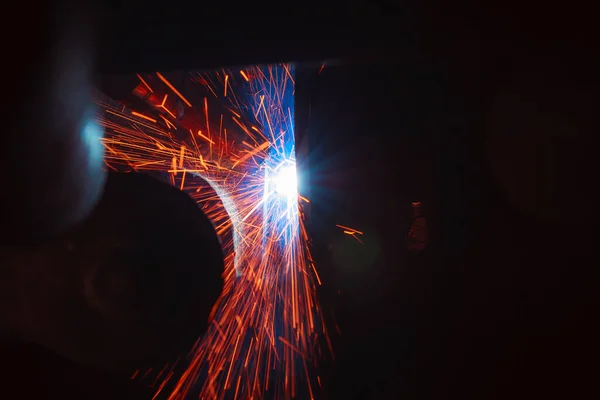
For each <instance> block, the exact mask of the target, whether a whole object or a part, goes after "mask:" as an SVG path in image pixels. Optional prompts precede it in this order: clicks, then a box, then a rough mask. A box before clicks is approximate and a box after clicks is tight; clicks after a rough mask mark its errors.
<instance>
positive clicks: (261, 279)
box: [97, 64, 331, 399]
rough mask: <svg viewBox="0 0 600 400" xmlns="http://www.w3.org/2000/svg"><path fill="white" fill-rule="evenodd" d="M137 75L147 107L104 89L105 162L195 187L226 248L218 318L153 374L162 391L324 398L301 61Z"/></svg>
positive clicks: (192, 191) (323, 333)
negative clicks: (301, 146)
mask: <svg viewBox="0 0 600 400" xmlns="http://www.w3.org/2000/svg"><path fill="white" fill-rule="evenodd" d="M138 78H139V85H138V87H137V88H136V89H135V90H134V92H133V94H134V95H136V96H137V97H138V98H139V99H142V100H143V101H144V102H145V104H146V105H147V107H138V108H137V109H134V108H135V107H134V106H131V107H126V106H124V105H123V104H122V102H117V101H114V100H112V99H109V98H107V97H106V96H104V95H102V94H100V93H99V94H98V96H97V104H98V106H99V110H100V111H99V115H98V121H99V123H100V124H101V125H102V126H103V127H104V129H105V138H104V145H105V147H106V156H105V159H106V165H107V166H108V167H109V168H113V169H118V170H135V171H141V172H146V173H150V174H155V175H157V176H161V177H163V178H165V179H169V180H170V182H171V183H172V184H173V185H175V186H177V187H179V188H180V189H181V190H182V191H185V192H187V193H188V194H189V195H190V196H191V197H192V198H193V199H194V200H196V201H197V202H198V204H199V205H200V206H201V207H202V209H203V211H204V212H205V213H206V214H207V215H208V217H209V218H210V219H211V221H212V222H213V224H214V226H215V228H216V230H217V233H218V234H219V236H220V237H221V240H222V244H223V250H224V254H225V271H224V280H225V287H224V292H223V295H222V297H221V299H220V301H219V303H218V305H217V307H216V312H215V317H214V319H213V322H212V324H211V326H210V328H209V330H208V332H207V333H206V335H205V336H204V337H203V338H202V339H201V340H199V342H198V343H197V345H196V346H195V348H194V349H192V350H191V352H190V354H189V355H188V356H186V355H183V357H182V358H181V359H180V360H179V361H178V362H174V363H172V364H171V365H166V366H165V368H163V370H161V371H160V372H159V373H158V375H157V376H156V377H155V378H154V380H155V385H156V386H155V388H156V396H157V397H158V396H160V397H165V398H169V399H183V398H188V397H192V396H193V397H199V398H204V399H262V398H277V399H287V398H293V397H297V396H300V397H302V398H315V396H316V395H317V393H318V391H319V389H318V387H319V385H320V379H319V377H318V376H317V375H316V373H314V372H313V371H314V370H315V369H314V367H315V363H316V360H317V359H318V357H319V356H321V355H324V354H327V353H330V352H331V347H330V344H329V338H328V333H327V329H326V327H325V324H324V322H323V319H322V316H321V310H320V308H319V304H318V302H317V298H316V287H317V285H319V284H320V279H319V276H318V274H317V271H316V269H315V266H314V263H313V260H312V258H311V255H310V251H309V248H308V245H307V242H308V237H307V234H306V230H305V228H304V224H303V213H302V204H303V203H305V202H308V200H307V199H304V198H303V197H301V196H299V194H298V191H297V187H296V165H295V148H294V131H293V115H294V110H293V91H294V86H295V82H294V79H293V65H287V64H280V65H272V66H267V67H250V68H245V69H242V70H237V71H232V70H221V71H217V72H214V73H190V74H189V75H188V76H187V78H186V80H185V85H182V86H185V90H184V88H183V87H180V88H177V87H176V86H175V85H174V84H173V83H172V82H171V81H170V80H169V76H168V74H161V73H156V74H148V75H141V74H138ZM206 183H208V185H209V186H210V188H212V189H213V190H209V188H208V187H207V185H206ZM215 193H216V195H215ZM195 317H196V316H194V315H190V318H195ZM324 343H325V344H326V345H323V344H324ZM149 374H150V372H149V371H136V373H135V374H134V377H135V378H136V379H141V378H143V377H144V376H146V377H147V376H148V375H149Z"/></svg>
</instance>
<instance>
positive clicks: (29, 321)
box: [0, 173, 223, 371]
mask: <svg viewBox="0 0 600 400" xmlns="http://www.w3.org/2000/svg"><path fill="white" fill-rule="evenodd" d="M9 265H11V268H10V269H9V271H10V276H5V277H4V278H7V279H5V280H4V283H3V284H2V285H1V286H2V287H1V289H2V291H3V296H4V299H3V301H2V302H1V303H0V304H1V305H0V307H2V309H1V313H2V315H1V317H2V319H3V320H4V321H6V322H7V325H9V326H10V327H11V328H13V330H14V331H16V332H17V333H19V334H20V335H21V336H24V337H26V338H28V339H30V340H31V341H34V342H37V343H40V344H43V345H44V346H46V347H48V348H49V349H51V350H54V351H55V352H57V353H58V354H60V355H62V356H64V357H66V358H68V359H70V360H72V361H75V362H77V363H81V364H87V365H92V366H97V367H103V368H109V369H111V370H117V371H121V370H122V371H132V370H135V369H137V368H141V367H144V366H156V365H160V366H162V365H163V364H164V363H165V362H169V361H174V360H175V358H177V357H178V356H180V355H185V354H186V353H187V352H188V351H189V350H190V349H191V347H192V346H193V344H194V342H195V341H196V340H197V339H198V338H199V337H200V336H201V335H202V334H203V333H204V331H205V330H206V327H207V323H208V317H209V314H210V311H211V309H212V307H213V305H214V304H215V302H216V300H217V298H218V296H219V295H220V293H221V290H222V284H223V281H222V277H221V275H222V273H223V254H222V251H221V245H220V242H219V240H218V237H217V235H216V233H215V230H214V228H213V226H212V225H211V223H210V221H209V220H208V218H207V217H206V216H205V215H204V214H203V213H202V211H201V210H200V208H199V207H198V205H197V204H196V203H195V202H194V201H193V200H191V199H190V198H189V197H188V196H187V195H186V194H185V193H183V192H180V191H179V190H177V189H175V188H173V187H172V186H170V185H168V184H166V183H162V182H160V181H158V180H155V179H153V178H151V177H148V176H144V175H139V174H134V173H129V174H117V173H111V174H109V178H108V181H107V185H106V189H105V192H104V194H103V196H102V199H101V201H100V203H99V204H98V206H97V207H96V209H95V210H94V211H93V212H92V214H91V215H90V217H89V218H88V219H87V220H86V221H85V223H84V224H82V225H80V226H78V227H77V228H76V229H73V230H71V231H70V232H68V234H67V235H65V236H64V237H62V238H61V239H60V240H57V241H55V242H53V243H50V244H48V246H46V247H44V248H40V249H38V250H37V251H36V252H35V253H34V254H30V255H29V256H28V257H27V258H26V259H24V258H23V256H22V255H21V257H20V258H16V256H15V257H13V258H12V259H11V260H10V261H9ZM7 297H9V298H7Z"/></svg>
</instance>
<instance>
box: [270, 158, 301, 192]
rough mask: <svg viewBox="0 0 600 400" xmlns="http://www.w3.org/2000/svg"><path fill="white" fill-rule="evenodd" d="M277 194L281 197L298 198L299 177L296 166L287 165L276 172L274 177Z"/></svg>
mask: <svg viewBox="0 0 600 400" xmlns="http://www.w3.org/2000/svg"><path fill="white" fill-rule="evenodd" d="M273 183H274V185H275V192H276V193H277V194H279V195H281V196H286V197H292V198H293V197H296V196H297V193H298V177H297V176H296V166H295V165H293V164H292V165H285V166H282V167H280V168H279V169H278V170H277V171H275V176H274V177H273Z"/></svg>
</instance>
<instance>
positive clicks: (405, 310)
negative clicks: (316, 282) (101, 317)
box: [32, 2, 598, 399]
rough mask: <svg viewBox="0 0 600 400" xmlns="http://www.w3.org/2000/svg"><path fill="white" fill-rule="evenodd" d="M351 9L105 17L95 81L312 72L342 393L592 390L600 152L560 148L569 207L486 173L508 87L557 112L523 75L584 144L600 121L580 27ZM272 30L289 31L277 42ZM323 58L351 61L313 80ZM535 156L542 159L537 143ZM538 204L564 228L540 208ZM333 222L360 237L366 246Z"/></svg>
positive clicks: (320, 229)
mask: <svg viewBox="0 0 600 400" xmlns="http://www.w3.org/2000/svg"><path fill="white" fill-rule="evenodd" d="M122 7H125V6H122ZM346 7H347V8H342V9H339V8H338V9H337V12H336V13H335V14H331V16H330V15H325V14H326V11H328V10H323V8H320V9H319V8H312V7H311V6H309V5H304V6H302V7H299V6H298V5H296V8H295V10H296V14H302V13H305V15H311V17H310V18H308V17H290V16H286V17H283V16H282V17H275V16H270V15H269V17H266V16H265V15H267V14H266V13H267V11H265V13H264V14H263V16H257V17H244V18H241V17H239V18H238V17H230V18H228V23H227V26H228V29H227V30H224V29H222V24H221V23H220V22H219V23H216V22H214V21H211V20H210V19H209V18H205V17H202V18H201V17H198V20H194V21H189V19H187V18H186V17H185V14H186V10H188V11H189V9H188V8H187V7H186V6H185V5H183V4H182V5H181V7H176V5H175V4H171V7H169V12H173V13H174V14H173V15H169V16H168V18H167V16H166V15H163V14H161V13H162V12H163V11H164V8H162V7H152V6H150V5H146V6H145V7H144V8H143V9H144V13H141V12H140V9H139V8H136V6H134V5H128V6H126V9H125V8H121V9H118V8H114V9H113V8H109V9H107V11H106V12H105V14H106V18H107V23H106V24H105V26H106V32H104V33H103V35H102V36H101V41H100V53H99V57H98V61H99V73H105V74H107V73H114V72H133V71H154V70H169V69H197V68H213V67H219V66H227V65H242V64H251V63H262V62H276V61H300V62H303V63H305V64H302V65H303V67H302V68H301V69H300V70H299V71H298V77H297V79H298V82H297V98H296V99H297V104H296V115H297V126H298V127H303V128H302V129H300V128H299V129H298V137H297V141H298V142H299V143H304V141H307V143H308V149H309V152H308V153H309V155H308V160H300V162H301V164H302V165H303V166H305V165H307V166H308V169H309V175H310V176H309V177H308V182H309V184H310V185H309V186H310V191H311V193H310V197H311V200H312V205H311V210H310V221H309V223H310V230H311V235H312V237H313V242H314V251H315V257H316V260H317V262H318V264H319V267H320V271H321V273H322V275H323V280H324V285H323V287H322V289H321V292H320V295H321V300H322V303H323V307H324V310H325V312H326V313H328V318H329V319H330V322H331V326H332V327H333V326H335V325H336V324H337V325H338V326H339V330H340V332H341V334H340V333H336V329H335V328H333V329H332V336H333V343H334V350H335V355H336V361H335V362H334V363H330V364H327V365H324V366H323V372H322V374H323V376H324V378H325V379H324V380H323V381H324V385H325V390H324V393H325V396H327V397H328V398H356V399H369V398H374V399H377V398H380V399H387V398H390V399H391V398H420V399H421V398H436V399H439V398H478V399H479V398H513V399H514V398H579V397H583V393H586V397H588V396H590V395H591V392H590V391H591V390H592V389H593V378H594V377H595V372H594V371H596V370H597V367H595V364H596V363H597V362H596V360H597V358H596V356H595V354H596V350H597V345H596V343H595V337H596V335H595V333H594V329H593V325H594V323H593V322H594V315H595V306H594V303H595V302H594V298H593V297H595V289H596V286H597V285H596V282H597V280H596V274H595V273H594V269H593V267H594V265H597V264H596V263H594V260H595V258H596V257H595V256H596V254H595V252H594V250H593V249H594V244H595V243H594V239H595V232H596V229H595V225H594V224H595V223H596V222H597V221H598V219H597V215H598V214H597V211H596V209H595V207H594V206H593V205H594V204H595V199H596V197H593V195H592V192H593V191H594V189H593V188H594V186H595V185H594V183H595V181H596V178H595V177H596V174H595V172H596V171H597V167H596V166H595V165H594V163H593V159H594V154H595V153H594V149H595V146H593V143H594V141H593V140H590V139H587V136H576V137H575V138H574V139H569V140H567V141H566V143H567V144H566V145H564V143H565V142H562V143H563V145H564V146H565V147H570V149H571V150H569V152H568V153H567V155H565V156H564V157H563V158H564V159H561V160H560V161H561V163H562V164H560V166H557V167H556V170H557V171H559V172H557V175H556V176H559V175H560V171H562V170H566V171H567V178H566V181H567V182H569V184H568V185H566V186H565V185H563V186H560V185H556V186H553V190H552V195H553V196H554V197H552V196H547V195H538V188H540V187H541V184H540V181H539V179H540V177H539V175H536V174H533V175H532V176H533V178H531V179H529V180H525V184H523V185H521V186H519V187H518V190H517V192H516V193H517V195H516V198H517V199H523V202H517V203H515V202H514V201H513V202H511V201H509V200H510V198H511V195H510V194H507V191H508V190H509V189H507V188H506V187H505V186H503V185H502V184H500V182H499V180H498V179H497V176H496V175H494V172H493V171H492V170H491V167H490V165H491V164H492V160H491V158H493V157H500V158H502V157H507V158H511V157H513V158H516V157H514V152H516V151H517V150H518V149H519V146H521V145H523V144H522V143H521V144H520V143H518V142H517V143H516V144H515V143H513V144H508V145H506V147H505V148H504V150H503V151H502V152H501V154H499V155H498V154H496V155H492V156H490V154H489V153H486V151H485V145H486V141H485V138H486V134H487V130H488V129H489V127H490V125H489V114H490V109H491V106H492V104H493V102H494V99H496V98H497V96H498V93H499V92H500V91H501V90H503V89H504V88H507V87H508V89H507V90H508V91H509V92H510V91H511V90H512V92H511V93H512V94H513V95H514V96H515V97H516V98H520V99H523V98H525V99H526V100H527V101H526V102H527V103H529V104H541V103H544V101H545V99H547V98H548V93H549V91H548V89H547V88H548V85H547V84H539V85H537V86H535V85H534V86H533V89H531V88H529V89H528V92H527V93H525V94H524V92H523V91H519V88H520V87H524V86H526V85H525V84H524V83H523V82H521V83H523V84H522V85H521V84H520V83H519V82H520V81H518V80H517V81H516V82H517V83H514V80H513V79H512V77H513V76H517V75H518V72H519V71H521V70H527V71H534V72H535V73H533V74H532V75H533V76H540V75H542V76H544V77H545V78H546V80H543V82H546V83H547V82H553V83H555V84H556V85H555V86H556V87H558V89H555V90H553V92H552V93H553V94H556V91H559V92H560V91H562V92H560V93H564V99H563V100H564V102H563V103H565V104H571V105H572V107H570V108H569V107H567V106H564V104H563V103H560V104H558V103H557V104H558V105H557V104H550V105H548V107H547V109H548V110H550V111H548V112H549V113H552V114H561V113H562V114H563V115H564V116H565V120H567V121H583V122H581V123H579V124H577V123H575V124H574V125H573V126H575V128H574V130H580V131H581V130H582V131H585V130H587V128H588V127H589V126H590V125H591V124H592V123H593V121H594V118H593V115H594V110H596V109H597V108H596V107H594V106H593V105H594V104H597V100H596V99H595V93H597V91H596V90H595V88H597V78H595V77H594V76H595V74H594V71H597V69H596V68H595V67H596V64H594V63H593V61H591V60H592V59H593V46H592V45H591V42H592V39H591V38H592V37H593V32H592V31H591V30H590V29H589V28H588V25H587V24H586V18H585V16H584V14H581V13H575V12H574V11H573V9H572V8H569V9H568V10H565V9H560V10H549V9H548V6H547V5H544V6H543V7H541V8H540V7H538V5H536V6H533V5H532V6H531V7H529V8H523V7H522V6H521V5H519V6H518V7H517V5H516V4H507V3H503V6H502V7H493V6H492V5H490V6H489V7H488V8H486V9H482V8H480V7H476V6H474V5H472V4H467V3H464V2H463V3H458V4H453V5H452V7H450V6H447V7H441V6H434V5H433V4H429V3H427V4H424V5H423V6H422V7H419V8H418V9H417V8H416V7H415V8H413V9H409V8H406V7H405V8H404V9H403V10H401V11H398V14H397V15H391V14H392V13H390V12H389V10H388V9H387V8H385V7H383V6H379V5H375V4H373V3H371V4H370V5H368V6H367V5H363V4H361V5H358V4H356V5H346ZM394 7H397V5H394ZM153 10H154V11H153ZM174 10H179V11H177V12H175V11H174ZM316 10H320V11H319V13H320V14H319V15H317V11H316ZM342 10H343V11H342ZM567 11H571V12H567ZM384 15H386V16H385V17H384ZM541 15H544V17H543V18H542V17H541ZM273 21H277V22H278V23H280V24H282V23H283V21H285V29H281V28H278V29H276V30H274V29H273V28H272V26H273ZM156 32H161V34H160V35H158V34H157V33H156ZM211 32H219V34H210V33H211ZM248 32H252V34H250V35H249V34H248ZM321 60H332V61H335V62H331V63H330V64H326V67H325V68H324V69H323V71H322V72H321V73H320V74H317V71H318V69H319V67H320V64H321V62H320V61H321ZM511 82H512V83H511ZM527 82H528V81H527ZM527 82H525V83H527ZM511 85H512V86H511ZM558 97H560V96H558ZM546 103H548V101H546ZM588 109H590V110H591V111H590V112H585V113H582V112H580V110H588ZM308 110H310V113H309V111H308ZM585 115H587V117H585ZM590 121H591V122H590ZM512 122H513V123H514V125H515V126H516V125H518V124H519V121H518V120H516V119H515V120H514V121H512ZM532 130H533V128H532ZM591 131H592V132H593V131H594V130H593V129H592V130H591ZM524 137H528V136H524ZM528 140H529V139H528ZM528 143H529V146H530V148H532V149H533V150H532V153H531V154H533V152H535V149H536V148H538V146H536V141H535V138H534V139H530V140H529V141H528ZM532 143H533V144H532ZM523 146H524V145H523ZM561 154H562V153H561ZM490 157H491V158H490ZM558 158H559V157H558V156H557V157H555V158H554V159H553V160H554V163H555V164H556V165H559V163H558V161H557V160H558ZM555 164H552V165H555ZM565 165H566V166H565ZM527 168H528V166H527V165H526V164H523V165H521V164H520V165H517V167H516V168H515V169H514V170H512V171H508V172H507V171H504V172H506V173H507V174H508V175H511V174H519V173H520V172H519V171H525V170H527ZM561 168H562V169H561ZM565 187H566V189H565ZM510 190H512V191H513V194H514V192H515V190H514V189H510ZM513 197H514V196H513ZM550 197H552V198H551V199H550V200H551V203H552V204H551V206H547V204H546V203H547V201H550V200H548V199H549V198H550ZM415 200H419V201H421V202H422V203H423V204H424V206H423V207H424V213H425V215H426V216H427V217H428V221H429V225H430V227H431V230H432V241H431V243H430V245H429V247H428V249H427V250H426V251H425V252H424V253H423V254H422V255H420V256H419V257H410V256H409V255H408V254H406V243H405V239H404V238H405V235H406V232H407V231H408V229H409V224H410V215H411V212H412V211H411V209H410V202H411V201H415ZM583 200H585V201H583ZM536 201H538V202H539V204H538V203H536ZM582 203H583V204H587V205H588V206H587V207H585V208H583V207H581V204H582ZM557 204H558V205H557ZM542 208H549V209H551V210H554V212H555V213H554V215H555V216H556V218H554V219H552V218H550V219H548V218H540V217H539V215H536V214H535V213H534V212H533V213H532V212H530V210H531V209H533V210H536V209H542ZM528 210H529V211H528ZM565 210H567V211H568V212H567V211H565ZM336 223H339V224H343V225H348V226H351V227H353V228H356V229H359V230H361V231H364V233H365V235H364V242H365V244H364V245H361V244H360V243H358V242H355V241H354V240H353V239H352V238H350V237H347V236H345V235H343V234H342V233H341V232H340V230H339V229H337V228H335V224H336ZM334 318H335V321H334ZM32 363H34V362H33V361H32ZM68 370H69V371H71V372H69V373H70V374H74V375H68V376H72V377H75V378H72V379H74V380H75V381H78V382H80V383H79V385H80V387H81V388H82V390H84V391H85V390H89V388H90V387H97V386H99V385H97V384H95V383H94V378H92V377H91V372H89V371H88V372H86V371H79V372H74V368H73V367H70V369H68ZM77 374H79V375H77ZM95 379H96V380H98V381H100V382H105V381H104V378H102V376H99V377H97V378H95ZM107 382H108V383H106V382H105V383H103V384H102V385H103V390H104V391H106V392H107V393H110V391H111V390H112V389H113V388H114V393H119V394H117V395H115V396H112V397H113V398H118V397H119V396H120V394H123V396H124V397H125V398H129V395H126V394H125V392H124V391H123V390H125V389H123V388H125V387H128V386H127V384H126V383H121V382H120V381H119V380H117V379H114V380H111V381H107ZM110 382H114V385H112V383H110ZM111 385H112V386H111ZM86 388H87V389H86ZM127 390H129V389H127ZM591 396H592V397H593V395H591ZM85 397H86V396H83V397H82V398H85ZM87 397H88V398H89V396H87Z"/></svg>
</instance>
